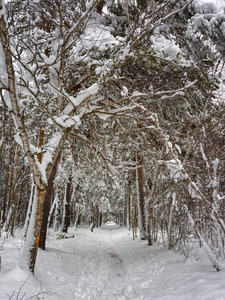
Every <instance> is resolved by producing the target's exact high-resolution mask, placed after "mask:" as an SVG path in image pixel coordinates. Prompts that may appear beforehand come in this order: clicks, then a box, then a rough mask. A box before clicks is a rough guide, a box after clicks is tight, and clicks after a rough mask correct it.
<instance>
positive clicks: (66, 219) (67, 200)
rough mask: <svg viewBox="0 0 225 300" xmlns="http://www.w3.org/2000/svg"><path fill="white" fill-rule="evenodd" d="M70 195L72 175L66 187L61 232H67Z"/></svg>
mask: <svg viewBox="0 0 225 300" xmlns="http://www.w3.org/2000/svg"><path fill="white" fill-rule="evenodd" d="M71 195H72V175H70V177H69V179H68V183H67V187H66V203H65V218H64V223H63V230H62V232H65V233H67V232H68V227H69V226H70V202H71Z"/></svg>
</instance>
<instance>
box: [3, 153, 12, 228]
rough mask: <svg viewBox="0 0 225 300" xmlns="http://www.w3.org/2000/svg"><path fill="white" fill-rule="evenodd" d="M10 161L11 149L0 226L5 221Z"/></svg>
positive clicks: (10, 157) (10, 156)
mask: <svg viewBox="0 0 225 300" xmlns="http://www.w3.org/2000/svg"><path fill="white" fill-rule="evenodd" d="M11 159H12V149H10V153H9V164H8V168H7V173H6V180H5V195H4V198H3V208H2V226H3V225H4V223H5V219H6V203H7V196H8V184H9V173H10V166H11Z"/></svg>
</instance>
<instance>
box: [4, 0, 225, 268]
mask: <svg viewBox="0 0 225 300" xmlns="http://www.w3.org/2000/svg"><path fill="white" fill-rule="evenodd" d="M0 8H1V20H0V39H1V43H0V56H1V60H0V63H1V71H0V118H1V142H0V154H1V157H0V166H1V170H2V176H1V178H0V186H1V192H0V200H1V205H0V211H1V214H0V216H1V222H0V223H1V225H0V226H1V233H3V232H6V234H7V235H9V234H11V235H13V234H14V232H15V229H16V228H17V226H19V227H22V226H24V239H25V240H26V242H25V246H24V249H23V255H22V258H21V267H26V268H27V267H28V268H29V269H30V270H31V271H32V272H34V267H35V262H36V254H37V248H38V245H39V246H40V247H41V248H42V249H45V241H46V232H47V229H48V227H49V226H50V227H53V228H54V230H59V229H60V230H61V232H62V233H66V232H67V230H68V227H69V226H78V224H89V225H90V226H91V230H93V229H94V227H98V226H101V224H102V222H104V221H106V220H109V219H110V218H112V219H113V220H116V221H117V222H118V223H120V224H123V225H126V226H128V227H129V229H131V227H132V228H133V232H134V238H135V234H136V228H137V227H138V228H139V230H140V231H141V238H142V239H143V240H144V239H146V240H148V244H149V245H151V244H152V243H153V242H158V243H163V244H164V245H165V246H167V247H168V249H172V248H174V249H179V250H180V251H183V252H184V254H185V255H188V253H189V248H190V245H194V244H195V241H196V240H197V241H198V243H199V246H200V247H202V246H203V247H204V249H205V250H206V252H207V254H208V255H209V258H210V260H211V261H212V263H213V264H214V266H215V268H216V269H218V270H219V268H220V263H219V261H220V260H222V259H223V258H224V234H225V225H224V217H225V206H224V191H225V173H224V172H225V171H224V168H223V166H224V160H225V157H224V140H225V136H224V132H225V131H224V124H225V123H224V121H225V120H224V118H225V117H224V112H225V109H224V99H223V94H221V91H222V88H221V86H222V83H223V74H224V73H223V68H224V53H225V52H224V51H225V45H224V35H225V30H224V28H225V15H224V14H221V13H218V12H217V8H216V7H215V6H214V5H213V4H207V3H203V2H201V1H190V0H182V1H173V0H168V1H153V0H152V1H132V0H127V1H122V0H120V1H114V0H111V1H102V0H101V1H100V0H95V1H82V0H78V1H69V0H61V1H58V0H57V1H56V0H50V1H42V0H40V1H31V0H30V1H27V0H26V1H23V0H21V1H10V2H7V3H4V1H0ZM221 95H222V96H221ZM28 257H29V259H28Z"/></svg>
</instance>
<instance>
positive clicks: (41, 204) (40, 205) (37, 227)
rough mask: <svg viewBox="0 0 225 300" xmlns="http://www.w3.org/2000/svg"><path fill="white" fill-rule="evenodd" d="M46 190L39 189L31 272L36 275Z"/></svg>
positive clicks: (31, 254)
mask: <svg viewBox="0 0 225 300" xmlns="http://www.w3.org/2000/svg"><path fill="white" fill-rule="evenodd" d="M45 192H46V189H45V190H40V189H39V188H37V209H36V214H35V226H34V229H35V231H34V239H35V242H34V244H33V246H32V247H31V249H30V266H29V268H30V270H31V272H32V273H34V268H35V263H36V258H37V250H38V245H39V239H40V232H41V224H42V218H43V207H44V198H45Z"/></svg>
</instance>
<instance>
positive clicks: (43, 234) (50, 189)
mask: <svg viewBox="0 0 225 300" xmlns="http://www.w3.org/2000/svg"><path fill="white" fill-rule="evenodd" d="M60 157H61V152H59V154H58V156H57V158H56V160H55V163H54V166H53V168H52V172H51V175H50V176H49V179H48V187H47V191H46V194H45V200H44V213H43V220H42V225H41V235H40V241H39V248H41V249H42V250H45V242H46V235H47V228H48V217H49V211H50V205H51V198H52V192H53V185H54V180H55V175H56V172H57V167H58V163H59V161H60Z"/></svg>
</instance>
